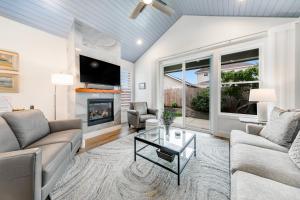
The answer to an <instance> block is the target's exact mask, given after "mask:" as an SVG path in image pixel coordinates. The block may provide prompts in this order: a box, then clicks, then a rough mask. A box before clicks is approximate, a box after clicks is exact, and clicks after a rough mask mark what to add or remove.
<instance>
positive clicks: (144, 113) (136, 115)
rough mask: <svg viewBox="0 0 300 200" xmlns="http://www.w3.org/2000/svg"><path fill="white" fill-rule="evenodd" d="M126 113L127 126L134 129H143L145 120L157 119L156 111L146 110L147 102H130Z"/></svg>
mask: <svg viewBox="0 0 300 200" xmlns="http://www.w3.org/2000/svg"><path fill="white" fill-rule="evenodd" d="M129 109H130V110H128V111H127V117H128V125H129V127H130V126H131V125H132V126H133V127H134V128H137V129H140V128H145V124H146V123H145V122H146V120H147V119H157V118H158V110H157V109H151V108H148V106H147V102H132V103H130V107H129Z"/></svg>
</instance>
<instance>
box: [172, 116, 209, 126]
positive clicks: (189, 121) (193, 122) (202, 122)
mask: <svg viewBox="0 0 300 200" xmlns="http://www.w3.org/2000/svg"><path fill="white" fill-rule="evenodd" d="M185 120H186V122H185V123H186V126H187V127H189V126H190V127H195V128H201V129H209V120H206V119H197V118H193V117H186V118H185ZM174 123H175V124H182V117H176V118H175V120H174Z"/></svg>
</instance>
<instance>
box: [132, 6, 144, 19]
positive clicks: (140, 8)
mask: <svg viewBox="0 0 300 200" xmlns="http://www.w3.org/2000/svg"><path fill="white" fill-rule="evenodd" d="M145 7H146V4H145V3H143V2H139V3H138V5H137V6H136V7H135V8H134V10H133V12H132V13H131V15H130V16H129V18H131V19H135V18H137V16H139V14H140V13H141V12H142V11H143V10H144V8H145Z"/></svg>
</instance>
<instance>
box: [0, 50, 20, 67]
mask: <svg viewBox="0 0 300 200" xmlns="http://www.w3.org/2000/svg"><path fill="white" fill-rule="evenodd" d="M18 69H19V54H18V53H15V52H10V51H4V50H0V70H8V71H18Z"/></svg>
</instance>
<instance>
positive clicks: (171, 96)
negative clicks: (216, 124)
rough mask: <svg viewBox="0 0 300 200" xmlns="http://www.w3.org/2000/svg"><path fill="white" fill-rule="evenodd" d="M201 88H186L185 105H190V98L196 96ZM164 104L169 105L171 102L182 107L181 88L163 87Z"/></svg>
mask: <svg viewBox="0 0 300 200" xmlns="http://www.w3.org/2000/svg"><path fill="white" fill-rule="evenodd" d="M201 90H203V88H192V87H187V88H186V105H187V106H188V107H191V104H192V99H193V98H194V97H195V96H197V93H198V92H200V91H201ZM164 98H165V102H164V105H165V106H167V107H171V106H172V104H173V103H176V104H177V107H182V89H181V88H175V89H165V90H164Z"/></svg>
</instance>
